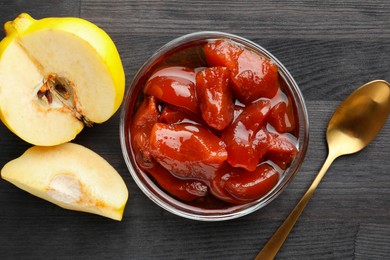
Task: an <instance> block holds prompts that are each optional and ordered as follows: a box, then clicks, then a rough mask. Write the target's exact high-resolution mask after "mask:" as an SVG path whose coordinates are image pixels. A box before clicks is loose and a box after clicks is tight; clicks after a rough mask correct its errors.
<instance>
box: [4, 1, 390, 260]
mask: <svg viewBox="0 0 390 260" xmlns="http://www.w3.org/2000/svg"><path fill="white" fill-rule="evenodd" d="M21 12H28V13H30V14H31V15H32V16H33V17H35V18H43V17H47V16H77V17H82V18H85V19H88V20H90V21H92V22H94V23H96V24H97V25H99V26H100V27H102V28H103V29H104V30H106V31H107V32H108V33H109V34H110V35H111V37H112V38H113V40H114V41H115V43H116V44H117V47H118V49H119V52H120V55H121V57H122V60H123V64H124V68H125V71H126V76H127V84H128V83H129V82H130V80H131V78H132V76H133V75H134V74H135V72H136V71H137V68H138V67H139V66H140V65H141V64H142V63H143V62H144V61H145V60H146V58H147V57H148V56H149V55H151V54H152V53H153V52H154V51H155V50H157V49H158V48H159V47H160V46H162V45H163V44H165V43H166V42H168V41H170V40H172V39H173V38H175V37H177V36H180V35H183V34H186V33H190V32H195V31H201V30H217V31H224V32H229V33H233V34H237V35H240V36H243V37H246V38H248V39H250V40H252V41H254V42H256V43H258V44H260V45H262V46H263V47H265V48H266V49H268V50H269V51H271V52H272V53H273V54H274V55H275V56H276V57H277V58H278V59H279V60H280V61H281V62H282V63H284V65H285V66H286V67H287V68H288V70H289V71H290V72H291V74H292V75H293V77H294V78H295V80H296V81H297V83H298V85H299V86H300V88H301V90H302V93H303V95H304V97H305V100H306V104H307V108H308V111H309V117H310V123H311V126H310V143H309V149H308V152H307V157H306V160H305V162H304V164H303V166H302V168H301V170H300V172H299V173H298V175H297V176H296V177H295V179H294V180H293V182H292V183H291V185H290V186H289V187H288V188H287V189H286V190H285V191H284V192H283V193H282V194H281V195H280V196H279V197H278V198H277V199H276V200H274V201H273V202H272V203H271V204H269V205H268V206H266V207H265V208H263V209H261V210H259V211H257V212H255V213H252V214H250V215H248V216H246V217H243V218H240V219H236V220H231V221H225V222H218V223H204V222H196V221H191V220H186V219H182V218H179V217H177V216H175V215H172V214H170V213H168V212H166V211H164V210H162V209H161V208H159V207H158V206H157V205H155V204H154V203H153V202H151V201H150V200H149V199H148V198H147V197H146V196H145V195H144V194H143V193H142V192H141V190H140V189H139V188H138V187H137V186H136V184H135V183H134V181H133V180H132V178H131V176H130V174H129V173H128V171H127V168H126V165H125V163H124V160H123V158H122V154H121V149H120V144H119V134H118V133H119V113H117V114H116V115H115V116H114V117H113V118H112V119H110V120H109V121H108V122H107V123H105V124H102V125H96V126H95V127H93V128H92V129H85V130H84V131H83V132H82V133H81V134H80V135H79V136H78V137H77V138H76V139H75V142H76V143H80V144H83V145H85V146H87V147H89V148H91V149H93V150H94V151H96V152H98V153H99V154H100V155H102V156H103V157H104V158H106V159H107V160H108V161H109V162H110V163H111V164H112V165H113V166H114V167H115V168H116V169H117V170H118V171H119V172H120V174H121V175H122V176H123V178H124V180H125V182H126V185H127V187H128V189H129V192H130V198H129V201H128V204H127V207H126V210H125V215H124V219H123V221H122V222H115V221H112V220H109V219H105V218H102V217H99V216H95V215H90V214H85V213H79V212H72V211H66V210H63V209H62V208H59V207H57V206H55V205H52V204H50V203H47V202H45V201H43V200H41V199H38V198H36V197H33V196H31V195H29V194H28V193H26V192H24V191H21V190H19V189H17V188H15V187H14V186H12V185H11V184H9V183H7V182H5V181H3V180H0V258H1V259H23V258H28V259H30V258H32V259H46V258H47V259H73V258H74V259H102V258H109V259H252V258H253V257H254V256H255V255H256V254H257V252H258V251H259V249H260V248H261V247H262V246H263V245H264V244H265V242H266V241H267V239H268V238H269V237H270V236H271V235H272V233H273V232H274V231H275V230H276V228H277V227H278V226H279V225H280V224H281V222H282V221H283V219H284V218H285V217H286V216H287V215H288V213H289V212H290V210H292V208H293V207H294V206H295V204H296V203H297V201H298V200H299V198H300V197H301V196H302V195H303V193H304V191H305V190H306V188H307V187H308V186H309V184H310V183H311V181H312V180H313V179H314V176H315V174H316V173H317V171H318V170H319V168H320V167H321V165H322V163H323V161H324V158H325V156H326V153H327V148H326V142H325V129H326V125H327V122H328V120H329V118H330V116H331V115H332V113H333V111H334V109H335V108H336V107H337V106H338V104H339V103H340V102H341V101H342V100H343V99H344V98H345V97H347V96H348V95H349V93H351V92H352V91H353V90H354V89H356V88H357V87H358V86H360V85H362V84H364V83H365V82H368V81H371V80H374V79H385V80H387V81H389V80H390V18H389V13H390V2H389V1H387V0H378V1H363V0H359V1H346V0H343V1H338V0H333V1H332V0H331V1H319V0H318V1H237V0H234V1H230V0H229V1H225V0H224V1H179V0H170V1H130V0H129V1H124V0H121V1H120V0H114V1H108V0H72V1H60V0H55V1H51V0H42V1H28V0H16V1H9V0H1V1H0V24H3V23H5V22H6V21H8V20H12V19H14V18H15V17H16V16H17V15H18V14H19V13H21ZM0 36H1V37H3V36H4V33H3V32H1V33H0ZM362 123H364V122H362ZM0 147H1V148H0V167H2V166H3V165H4V164H5V163H6V162H8V161H9V160H11V159H14V158H16V157H18V156H19V155H20V154H21V153H23V152H24V150H25V149H27V148H28V147H30V145H29V144H27V143H25V142H23V141H21V140H20V139H19V138H18V137H16V136H15V135H13V134H12V133H11V132H9V131H8V129H6V127H5V126H4V125H0ZM389 161H390V121H388V122H387V123H386V125H385V127H384V129H383V130H382V131H381V133H380V134H379V136H378V137H377V139H376V140H375V141H374V142H373V143H372V144H371V145H369V147H367V148H366V149H365V150H363V151H362V152H360V153H358V154H355V155H351V156H348V157H341V158H339V159H338V160H336V162H335V163H334V164H333V165H332V167H331V168H330V170H329V172H328V173H327V175H326V176H325V178H324V180H323V182H322V183H321V184H320V186H319V188H318V190H317V191H316V193H315V195H314V197H313V198H312V200H311V201H310V203H309V205H308V207H307V208H306V210H305V211H304V213H303V215H302V216H301V218H300V219H299V221H298V223H297V225H296V226H295V228H294V229H293V231H292V233H291V235H290V236H289V238H288V239H287V241H286V243H285V244H284V246H283V247H282V249H281V251H280V253H279V254H278V257H277V258H280V259H332V258H333V259H386V258H387V259H389V258H390V165H389Z"/></svg>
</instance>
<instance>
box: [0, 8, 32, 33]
mask: <svg viewBox="0 0 390 260" xmlns="http://www.w3.org/2000/svg"><path fill="white" fill-rule="evenodd" d="M35 21H36V20H35V19H34V18H32V17H31V16H30V15H29V14H26V13H21V14H20V15H18V17H16V18H15V20H13V21H8V22H6V23H5V24H4V31H5V34H6V35H10V34H12V33H18V34H22V33H23V32H24V31H26V30H27V28H28V27H30V25H31V24H33V23H34V22H35Z"/></svg>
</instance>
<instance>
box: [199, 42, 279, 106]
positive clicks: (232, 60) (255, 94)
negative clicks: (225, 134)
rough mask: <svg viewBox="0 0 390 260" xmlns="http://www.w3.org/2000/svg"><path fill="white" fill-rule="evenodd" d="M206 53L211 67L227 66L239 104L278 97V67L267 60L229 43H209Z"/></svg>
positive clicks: (205, 48)
mask: <svg viewBox="0 0 390 260" xmlns="http://www.w3.org/2000/svg"><path fill="white" fill-rule="evenodd" d="M204 52H205V56H206V60H207V62H208V63H209V64H210V65H211V66H225V67H227V68H228V69H229V70H230V71H231V80H232V85H231V87H232V90H233V92H234V94H235V97H236V98H237V99H238V100H239V101H240V102H242V103H244V104H249V103H251V102H253V101H255V100H257V99H259V98H262V97H265V98H273V97H274V96H275V95H276V93H277V91H278V89H279V83H278V67H277V66H276V64H274V63H273V62H272V61H271V60H269V59H267V58H266V57H264V56H262V55H260V54H258V53H256V52H254V51H252V50H248V49H245V48H244V47H242V46H240V45H236V44H233V43H231V42H230V41H227V40H218V41H215V42H210V43H207V44H206V45H205V47H204Z"/></svg>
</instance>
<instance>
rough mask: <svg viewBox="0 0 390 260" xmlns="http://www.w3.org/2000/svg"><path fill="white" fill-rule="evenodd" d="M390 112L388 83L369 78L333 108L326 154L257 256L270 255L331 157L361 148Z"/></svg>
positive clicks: (279, 244) (288, 230)
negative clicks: (298, 197)
mask: <svg viewBox="0 0 390 260" xmlns="http://www.w3.org/2000/svg"><path fill="white" fill-rule="evenodd" d="M389 114H390V84H389V83H387V82H386V81H384V80H375V81H372V82H369V83H367V84H365V85H363V86H361V87H360V88H358V89H357V90H355V91H354V92H353V93H352V94H351V95H350V96H349V97H348V98H347V99H346V100H345V101H344V102H343V103H342V104H341V105H340V106H339V107H338V108H337V109H336V111H335V113H334V114H333V116H332V118H331V119H330V121H329V124H328V128H327V131H326V139H327V142H328V157H327V158H326V160H325V162H324V165H323V166H322V168H321V170H320V171H319V173H318V174H317V176H316V178H315V179H314V181H313V183H312V184H311V185H310V187H309V189H308V190H307V191H306V193H305V194H304V195H303V197H302V198H301V200H300V201H299V202H298V204H297V205H296V206H295V208H294V209H293V210H292V212H291V213H290V215H288V217H287V218H286V220H285V221H284V222H283V224H282V225H281V226H280V227H279V228H278V230H276V232H275V233H274V234H273V235H272V237H271V238H270V240H269V241H268V242H267V243H266V244H265V246H264V248H263V249H262V250H261V251H260V253H259V254H258V255H257V256H256V258H255V259H256V260H260V259H273V258H274V257H275V256H276V254H277V253H278V251H279V249H280V247H281V246H282V245H283V243H284V241H285V240H286V238H287V236H288V235H289V233H290V231H291V229H292V228H293V227H294V225H295V223H296V222H297V220H298V218H299V216H300V215H301V213H302V212H303V210H304V209H305V207H306V205H307V203H308V202H309V200H310V198H311V197H312V196H313V193H314V191H315V189H316V188H317V186H318V184H319V183H320V181H321V179H322V178H323V177H324V175H325V173H326V171H327V170H328V168H329V166H330V165H331V164H332V162H333V161H334V159H336V158H337V157H339V156H341V155H346V154H352V153H356V152H358V151H360V150H362V149H363V148H364V147H366V146H367V145H368V144H369V143H371V142H372V140H374V138H375V137H376V136H377V134H378V133H379V131H380V130H381V129H382V127H383V125H384V124H385V123H386V121H387V118H388V117H389Z"/></svg>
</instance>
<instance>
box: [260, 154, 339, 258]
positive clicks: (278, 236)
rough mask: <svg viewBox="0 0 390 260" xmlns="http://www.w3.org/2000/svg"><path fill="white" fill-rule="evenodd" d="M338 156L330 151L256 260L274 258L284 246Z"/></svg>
mask: <svg viewBox="0 0 390 260" xmlns="http://www.w3.org/2000/svg"><path fill="white" fill-rule="evenodd" d="M336 157H337V156H333V155H331V154H330V153H329V154H328V157H327V158H326V160H325V162H324V165H323V166H322V168H321V170H320V171H319V172H318V174H317V176H316V178H315V179H314V181H313V183H312V184H311V185H310V187H309V189H308V190H307V191H306V193H305V194H304V195H303V197H302V198H301V200H300V201H299V202H298V204H297V205H296V206H295V208H294V209H293V210H292V211H291V213H290V215H288V217H287V218H286V220H285V221H284V222H283V224H282V225H281V226H280V227H279V228H278V229H277V230H276V232H275V233H274V234H273V235H272V237H271V238H270V240H268V242H267V243H266V244H265V246H264V248H263V249H262V250H261V251H260V252H259V254H258V255H257V256H256V258H255V260H263V259H273V258H274V257H275V256H276V254H277V253H278V251H279V249H280V248H281V247H282V245H283V243H284V241H285V240H286V238H287V236H288V235H289V234H290V231H291V229H292V228H293V227H294V225H295V223H296V222H297V220H298V218H299V216H300V215H301V213H302V212H303V210H304V209H305V207H306V205H307V203H308V202H309V200H310V198H311V197H312V195H313V193H314V191H315V189H316V188H317V186H318V184H319V183H320V181H321V179H322V177H324V175H325V173H326V171H327V170H328V168H329V166H330V165H331V164H332V162H333V161H334V159H336Z"/></svg>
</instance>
